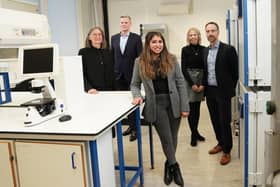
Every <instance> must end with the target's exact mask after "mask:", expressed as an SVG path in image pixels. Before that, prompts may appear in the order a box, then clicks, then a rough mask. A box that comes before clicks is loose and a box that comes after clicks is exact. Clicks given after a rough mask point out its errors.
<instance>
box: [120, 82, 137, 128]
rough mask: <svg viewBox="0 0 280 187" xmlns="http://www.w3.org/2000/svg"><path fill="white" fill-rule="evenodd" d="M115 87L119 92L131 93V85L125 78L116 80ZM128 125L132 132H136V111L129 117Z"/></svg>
mask: <svg viewBox="0 0 280 187" xmlns="http://www.w3.org/2000/svg"><path fill="white" fill-rule="evenodd" d="M115 86H116V90H119V91H129V90H130V83H128V81H127V80H125V79H124V78H123V77H120V79H117V80H116V82H115ZM127 123H128V125H129V127H130V128H131V129H132V130H134V131H136V111H134V112H132V113H130V114H129V115H128V117H127Z"/></svg>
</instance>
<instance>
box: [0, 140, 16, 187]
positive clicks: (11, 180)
mask: <svg viewBox="0 0 280 187" xmlns="http://www.w3.org/2000/svg"><path fill="white" fill-rule="evenodd" d="M13 148H14V146H13V141H8V140H7V141H6V140H0V186H3V187H4V186H5V187H17V186H18V180H17V175H16V168H15V159H14V158H15V156H14V149H13Z"/></svg>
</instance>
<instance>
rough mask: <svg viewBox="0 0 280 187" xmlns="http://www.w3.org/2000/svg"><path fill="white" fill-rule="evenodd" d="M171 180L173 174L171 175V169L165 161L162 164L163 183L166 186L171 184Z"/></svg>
mask: <svg viewBox="0 0 280 187" xmlns="http://www.w3.org/2000/svg"><path fill="white" fill-rule="evenodd" d="M172 180H173V173H172V168H171V167H170V166H169V165H168V162H167V160H166V162H165V164H164V178H163V181H164V183H165V184H166V185H169V184H171V182H172Z"/></svg>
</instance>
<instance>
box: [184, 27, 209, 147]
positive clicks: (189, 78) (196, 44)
mask: <svg viewBox="0 0 280 187" xmlns="http://www.w3.org/2000/svg"><path fill="white" fill-rule="evenodd" d="M200 42H201V36H200V32H199V30H198V29H197V28H194V27H193V28H190V29H189V30H188V32H187V43H188V44H187V45H186V46H185V47H183V48H182V53H181V68H182V72H183V75H184V77H185V79H186V82H187V88H188V89H187V90H188V96H189V98H188V99H189V101H188V102H189V105H190V116H189V117H188V122H189V127H190V129H191V143H190V144H191V146H196V145H197V141H205V138H204V137H203V136H201V135H200V133H199V132H198V122H199V116H200V104H201V101H202V99H203V97H204V93H203V90H204V86H203V85H202V80H203V70H204V63H203V50H204V48H205V47H204V46H202V45H200Z"/></svg>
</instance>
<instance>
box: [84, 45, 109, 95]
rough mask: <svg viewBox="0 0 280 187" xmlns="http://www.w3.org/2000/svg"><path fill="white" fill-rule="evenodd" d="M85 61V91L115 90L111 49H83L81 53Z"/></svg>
mask: <svg viewBox="0 0 280 187" xmlns="http://www.w3.org/2000/svg"><path fill="white" fill-rule="evenodd" d="M79 55H81V56H82V61H83V75H84V86H85V91H88V90H89V89H91V88H93V89H97V90H100V91H110V90H114V61H113V57H112V54H111V51H110V50H109V49H97V48H94V47H92V48H82V49H80V51H79Z"/></svg>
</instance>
